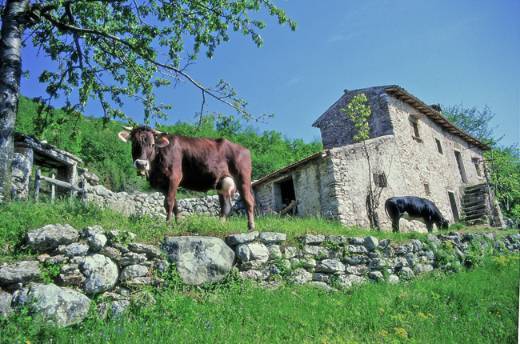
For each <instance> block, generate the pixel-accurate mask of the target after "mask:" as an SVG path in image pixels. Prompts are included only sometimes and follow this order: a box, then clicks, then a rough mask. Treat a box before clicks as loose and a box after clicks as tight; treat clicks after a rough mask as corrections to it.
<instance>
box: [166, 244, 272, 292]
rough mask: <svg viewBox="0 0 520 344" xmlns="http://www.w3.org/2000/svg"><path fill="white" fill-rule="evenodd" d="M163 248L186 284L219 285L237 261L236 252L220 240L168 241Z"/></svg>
mask: <svg viewBox="0 0 520 344" xmlns="http://www.w3.org/2000/svg"><path fill="white" fill-rule="evenodd" d="M163 248H164V250H165V251H166V252H167V254H168V259H169V260H170V261H171V262H172V263H175V264H176V266H177V271H178V272H179V275H180V276H181V278H182V280H183V281H184V283H186V284H192V285H199V284H203V283H208V282H217V281H220V280H221V279H223V278H224V277H225V276H226V275H227V274H228V273H229V271H230V270H231V268H232V266H233V261H234V259H235V254H234V252H233V250H231V249H230V248H229V246H227V245H226V244H225V243H224V242H223V241H222V240H221V239H219V238H211V237H196V236H186V237H167V238H165V240H164V243H163ZM266 251H267V249H266Z"/></svg>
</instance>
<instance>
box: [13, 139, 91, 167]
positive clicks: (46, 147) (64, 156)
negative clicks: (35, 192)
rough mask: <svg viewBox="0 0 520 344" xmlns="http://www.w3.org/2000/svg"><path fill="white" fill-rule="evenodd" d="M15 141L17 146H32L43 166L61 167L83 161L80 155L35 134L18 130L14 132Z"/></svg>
mask: <svg viewBox="0 0 520 344" xmlns="http://www.w3.org/2000/svg"><path fill="white" fill-rule="evenodd" d="M14 143H15V146H16V147H25V148H31V149H32V150H33V152H34V159H35V161H36V162H37V163H38V164H39V165H42V166H48V167H61V166H70V165H74V164H82V163H83V161H82V160H81V159H80V158H79V157H77V156H75V155H73V154H71V153H69V152H66V151H64V150H61V149H59V148H57V147H56V146H53V145H51V144H49V143H46V142H43V141H40V140H38V139H37V138H35V137H34V136H29V135H25V134H22V133H19V132H16V133H15V134H14Z"/></svg>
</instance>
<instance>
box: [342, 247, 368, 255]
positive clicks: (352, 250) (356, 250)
mask: <svg viewBox="0 0 520 344" xmlns="http://www.w3.org/2000/svg"><path fill="white" fill-rule="evenodd" d="M347 252H348V253H357V254H359V253H367V252H368V250H367V248H366V247H365V246H356V245H347Z"/></svg>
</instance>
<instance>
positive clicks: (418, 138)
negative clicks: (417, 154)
mask: <svg viewBox="0 0 520 344" xmlns="http://www.w3.org/2000/svg"><path fill="white" fill-rule="evenodd" d="M410 125H411V126H412V129H413V134H412V137H413V138H414V139H415V140H416V141H419V142H421V141H422V140H421V135H420V133H419V121H418V119H417V117H415V116H410Z"/></svg>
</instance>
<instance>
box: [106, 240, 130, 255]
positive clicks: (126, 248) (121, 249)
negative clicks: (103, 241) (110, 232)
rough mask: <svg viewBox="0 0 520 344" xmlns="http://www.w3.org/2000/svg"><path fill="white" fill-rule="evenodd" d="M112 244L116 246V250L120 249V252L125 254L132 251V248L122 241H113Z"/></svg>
mask: <svg viewBox="0 0 520 344" xmlns="http://www.w3.org/2000/svg"><path fill="white" fill-rule="evenodd" d="M110 245H111V246H112V247H113V248H115V249H116V250H118V251H119V252H121V253H123V254H124V253H128V252H130V250H129V249H128V247H126V246H125V245H123V244H120V243H117V242H115V243H112V244H110Z"/></svg>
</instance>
